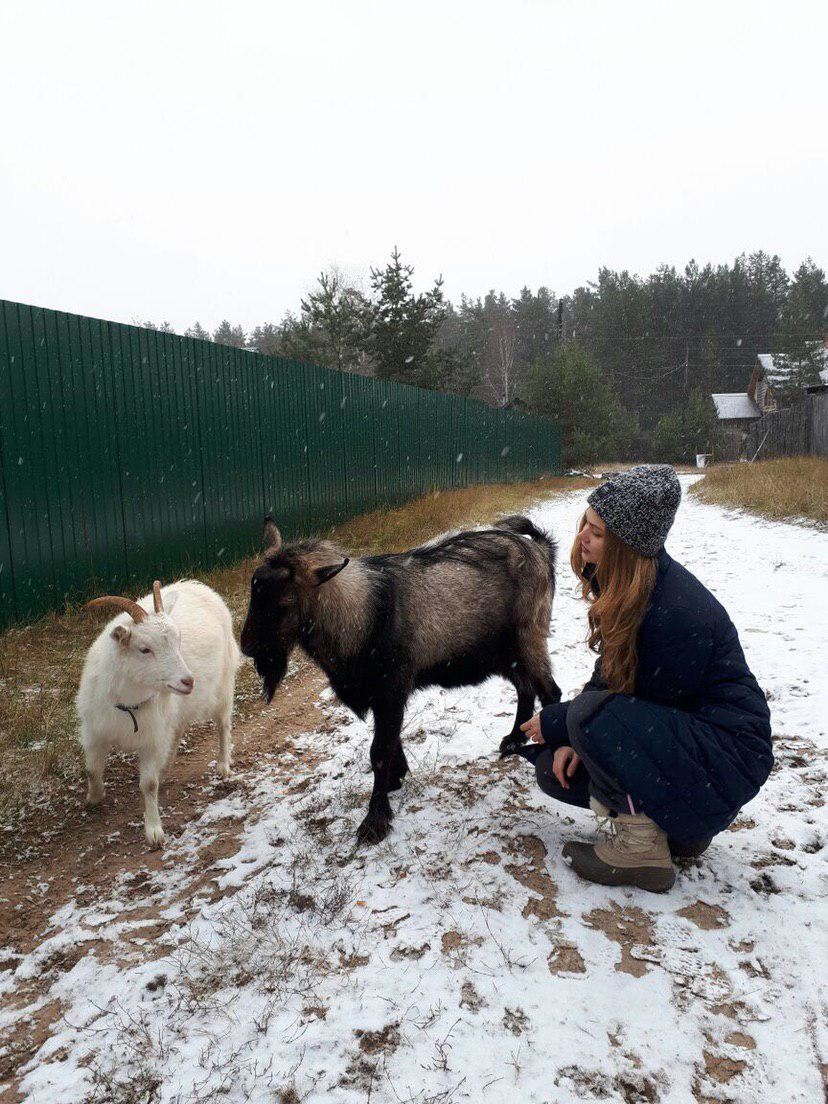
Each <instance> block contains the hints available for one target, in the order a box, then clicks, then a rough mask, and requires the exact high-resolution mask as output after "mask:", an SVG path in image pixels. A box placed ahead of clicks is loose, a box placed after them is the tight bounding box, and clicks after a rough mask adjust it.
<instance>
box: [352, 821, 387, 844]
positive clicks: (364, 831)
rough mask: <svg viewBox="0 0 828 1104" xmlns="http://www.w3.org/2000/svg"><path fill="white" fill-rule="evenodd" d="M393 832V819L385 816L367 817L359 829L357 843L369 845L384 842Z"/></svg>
mask: <svg viewBox="0 0 828 1104" xmlns="http://www.w3.org/2000/svg"><path fill="white" fill-rule="evenodd" d="M390 831H391V818H390V817H383V816H373V817H372V816H367V817H366V818H365V820H363V822H362V824H360V826H359V828H358V829H357V843H367V844H369V845H372V844H375V843H379V842H380V840H384V839H385V837H386V836H387V835H388V833H389V832H390Z"/></svg>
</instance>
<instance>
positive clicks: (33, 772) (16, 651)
mask: <svg viewBox="0 0 828 1104" xmlns="http://www.w3.org/2000/svg"><path fill="white" fill-rule="evenodd" d="M592 485H593V483H592V481H590V480H583V479H543V480H539V481H537V482H533V483H515V484H498V485H494V486H480V487H467V488H463V489H461V490H455V491H443V492H435V493H431V494H427V495H423V496H422V497H421V498H418V499H415V500H414V501H413V502H410V503H407V504H406V505H404V506H400V507H398V508H396V509H391V510H373V511H372V512H371V513H369V514H364V515H362V516H361V517H357V518H354V519H352V520H351V521H348V522H346V523H345V524H344V525H342V526H339V527H338V528H336V529H333V530H332V531H331V532H330V534H326V535H328V536H330V538H331V539H332V540H335V541H336V542H338V543H339V544H342V545H343V546H345V547H346V548H348V549H349V550H350V551H352V552H355V553H369V552H378V551H399V550H401V549H404V548H407V547H413V546H414V545H416V544H419V543H421V542H422V541H424V540H428V539H429V538H431V537H433V536H435V535H436V534H438V533H441V532H444V531H445V530H446V529H452V528H457V527H460V526H463V525H467V524H475V523H480V522H483V523H486V522H489V521H493V520H494V519H495V518H496V517H497V516H498V515H500V514H504V513H510V512H514V511H517V510H523V509H526V508H527V507H528V506H529V505H531V503H533V502H535V501H537V500H538V499H540V498H544V497H546V496H548V495H549V494H551V493H553V492H555V491H561V490H566V491H571V490H577V489H579V488H581V487H589V486H592ZM253 565H254V560H253V559H250V558H248V559H245V560H241V561H239V562H237V563H235V564H233V565H230V566H228V567H225V568H222V569H220V570H216V571H212V572H207V573H202V574H201V576H200V577H201V578H202V579H203V580H204V581H205V582H206V583H208V584H209V585H210V586H212V587H213V588H214V589H215V590H217V591H218V592H219V594H221V595H222V596H223V597H224V598H225V599H226V601H227V602H228V604H229V606H230V608H231V610H232V612H233V617H234V621H235V624H236V629H237V631H238V629H239V628H240V626H241V621H242V619H243V617H244V613H245V610H246V607H247V597H248V588H249V585H250V574H251V571H252V569H253ZM100 629H101V621H100V619H99V618H95V619H93V618H92V617H89V616H87V615H85V614H81V613H80V612H79V611H78V610H77V609H76V608H72V607H70V608H68V609H67V610H66V611H64V612H62V613H60V614H57V613H55V614H49V615H48V616H47V617H44V618H42V619H41V620H39V621H37V622H34V623H33V624H31V625H19V626H15V627H13V628H11V629H8V630H7V631H6V632H5V633H3V634H2V635H0V823H4V824H6V826H7V828H11V826H12V823H13V822H14V821H15V820H16V818H17V816H18V815H19V814H20V812H21V811H22V810H23V809H24V808H25V807H26V806H29V805H31V804H32V802H33V801H43V802H46V801H48V800H49V795H50V792H52V791H53V788H54V786H55V785H56V784H58V783H60V782H61V781H66V780H68V779H69V778H71V777H76V776H77V774H78V771H79V751H78V747H77V742H76V740H75V729H76V720H75V713H74V696H75V692H76V690H77V686H78V681H79V679H80V673H81V668H82V666H83V660H84V656H85V655H86V651H87V649H88V648H89V645H90V644H91V643H92V641H93V640H94V638H95V636H96V635H97V634H98V633H99V632H100ZM257 690H258V688H257V684H256V679H255V674H254V672H253V670H252V667H251V666H250V665H249V664H245V666H244V667H243V668H242V669H241V671H240V672H239V682H238V685H237V712H238V713H239V714H240V715H241V718H242V719H244V716H245V714H246V713H247V714H249V713H250V712H251V711H252V710H253V709H254V708H255V705H254V703H255V702H256V701H257V700H258V692H257Z"/></svg>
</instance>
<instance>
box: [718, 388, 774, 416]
mask: <svg viewBox="0 0 828 1104" xmlns="http://www.w3.org/2000/svg"><path fill="white" fill-rule="evenodd" d="M710 397H711V399H712V400H713V403H714V405H715V407H716V414H717V415H718V417H719V421H720V422H724V421H728V420H730V419H732V418H759V417H761V414H762V412H761V410H760V409H759V407H758V406H757V405H756V403H755V402H754V401H753V399H752V398H751V397H750V395H748V394H747V392H745V391H737V392H735V393H729V394H719V395H711V396H710Z"/></svg>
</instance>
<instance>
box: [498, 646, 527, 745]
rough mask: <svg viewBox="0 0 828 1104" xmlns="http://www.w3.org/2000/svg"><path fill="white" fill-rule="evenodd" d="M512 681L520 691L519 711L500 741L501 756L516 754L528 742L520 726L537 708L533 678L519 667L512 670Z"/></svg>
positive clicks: (518, 691)
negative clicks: (508, 731)
mask: <svg viewBox="0 0 828 1104" xmlns="http://www.w3.org/2000/svg"><path fill="white" fill-rule="evenodd" d="M511 681H512V682H513V683H514V686H515V689H516V690H517V693H518V700H517V713H516V714H515V723H514V725H513V726H512V731H511V732H510V733H509V735H508V736H505V737H504V738H503V739H502V740H501V741H500V758H501V759H505V758H506V756H507V755H514V754H515V753H516V752H517V751H518V749H519V748H521V747H523V745H524V744H525V743H526V737H525V736H524V734H523V733H522V732H521V731H520V726H521V725H522V724H524V723H525V722H526V721H528V720H529V718H530V717H531V716H532V714H533V713H534V710H535V688H534V686H533V685H532V681H531V679H529V678H528V676H527V675H526V674H525V673H524V672H523V671H522V670H520V669H519V668H516V669H515V671H513V672H512V675H511Z"/></svg>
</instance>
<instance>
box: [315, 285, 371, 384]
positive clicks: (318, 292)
mask: <svg viewBox="0 0 828 1104" xmlns="http://www.w3.org/2000/svg"><path fill="white" fill-rule="evenodd" d="M301 307H302V322H303V323H304V325H305V327H306V330H307V336H308V338H309V341H310V344H311V346H312V351H314V352H315V353H316V355H315V356H314V357H313V359H315V360H316V361H317V362H318V363H319V364H324V365H326V366H327V367H329V368H337V369H339V370H340V371H348V372H350V371H357V370H360V369H364V368H365V367H366V365H365V361H366V359H367V358H366V353H365V346H366V343H367V337H368V325H369V321H368V303H367V300H366V299H365V297H364V296H363V295H362V294H361V292H359V291H357V290H356V288H353V287H349V286H348V285H347V284H346V282H345V280H344V278H343V276H342V274H341V273H340V272H339V270H338V269H336V268H332V269H331V270H330V271H329V272H321V273H320V274H319V277H318V279H317V284H316V287H315V288H314V290H313V291H311V292H309V293H308V295H307V297H306V298H305V299H303V300H302V303H301Z"/></svg>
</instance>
